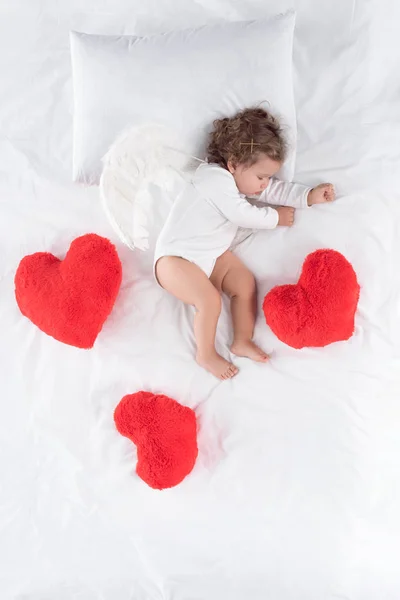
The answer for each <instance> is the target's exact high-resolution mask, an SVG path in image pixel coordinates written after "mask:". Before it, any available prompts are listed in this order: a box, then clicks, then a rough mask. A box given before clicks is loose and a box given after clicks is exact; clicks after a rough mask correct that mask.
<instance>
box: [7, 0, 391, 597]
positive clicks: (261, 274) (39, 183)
mask: <svg viewBox="0 0 400 600" xmlns="http://www.w3.org/2000/svg"><path fill="white" fill-rule="evenodd" d="M276 4H277V3H274V2H267V3H266V2H261V0H260V1H258V2H257V1H256V0H254V1H250V0H248V1H247V2H243V1H242V0H218V1H216V0H213V1H212V2H211V1H210V0H199V1H197V2H186V1H185V2H184V0H151V1H150V0H149V1H148V2H146V3H143V2H139V0H135V1H134V2H128V0H117V1H116V0H113V1H112V0H90V1H87V2H85V6H84V8H83V7H82V3H81V2H78V0H71V2H70V3H69V4H67V3H62V2H47V1H46V0H35V1H32V0H30V1H28V0H18V1H17V0H15V1H14V2H13V3H12V4H11V3H3V4H2V5H1V6H0V33H1V35H0V44H1V50H2V51H1V58H0V82H1V83H0V240H1V241H0V246H1V252H0V294H1V298H0V299H1V303H0V327H1V350H0V351H1V354H0V369H1V384H2V386H1V389H2V400H1V403H0V406H1V414H0V449H1V451H0V482H1V484H0V564H1V569H0V595H1V598H2V599H4V600H54V599H57V600H75V599H77V600H128V599H129V600H161V599H162V600H167V599H168V600H225V599H229V600H239V599H240V600H241V599H242V598H251V599H252V600H264V599H265V598H271V599H273V600H334V599H335V600H338V599H341V600H377V599H378V598H379V600H380V599H382V600H383V599H385V600H398V598H399V596H400V572H399V569H398V556H399V551H400V510H399V506H400V381H399V373H400V368H399V367H400V343H399V339H400V337H399V334H400V271H399V268H398V265H399V258H400V227H399V217H400V193H399V189H400V187H399V184H400V173H399V171H400V169H399V167H400V145H399V142H398V140H399V139H400V83H399V81H400V80H399V79H398V61H399V60H400V48H398V47H397V46H398V44H397V40H398V33H397V26H396V20H397V22H398V19H399V18H400V9H399V7H398V5H397V3H396V2H395V0H385V2H378V1H375V0H366V1H364V2H357V1H356V0H353V1H344V0H343V1H342V2H335V3H333V2H329V1H325V2H320V1H317V0H299V1H298V2H295V7H296V9H297V11H298V24H297V33H296V44H295V57H294V62H295V73H296V82H295V83H296V98H297V111H298V113H297V114H298V127H299V152H298V162H297V175H296V179H297V180H298V181H301V182H304V183H307V184H315V183H318V182H320V181H323V180H330V181H332V182H333V183H335V185H336V187H337V191H338V194H339V200H338V201H337V202H336V203H335V205H332V206H326V207H320V208H319V209H316V210H313V211H309V212H307V214H302V215H299V218H298V220H297V224H296V227H295V228H294V229H293V230H291V231H284V230H280V231H276V232H272V233H271V232H270V233H260V234H257V235H256V236H255V237H254V238H252V239H250V240H248V241H246V242H244V243H243V244H242V246H241V247H240V248H239V249H238V252H239V254H240V256H241V257H242V258H243V260H244V261H245V262H246V263H247V264H248V265H249V266H250V267H251V268H252V269H253V271H254V272H255V274H256V276H257V278H258V280H259V288H260V304H261V301H262V297H263V295H264V294H265V293H266V291H267V290H268V289H270V288H271V287H272V286H273V285H276V284H279V283H283V282H290V281H294V280H295V279H296V276H297V274H298V271H299V268H300V266H301V263H302V260H303V259H304V257H305V256H306V254H307V253H308V252H311V251H312V250H314V249H316V248H319V247H332V248H335V249H337V250H339V251H341V252H343V253H344V254H345V255H346V256H347V258H348V259H349V260H350V261H351V262H352V264H353V266H354V267H355V269H356V271H357V273H358V276H359V281H360V284H361V286H362V292H361V299H360V305H359V312H358V315H357V323H356V334H355V336H354V337H353V338H352V339H351V340H350V341H349V342H348V343H346V344H337V345H333V346H330V347H328V348H325V349H323V350H302V351H300V352H299V351H294V350H292V349H290V348H288V347H285V346H284V345H283V344H281V343H279V342H277V340H276V339H275V338H274V336H273V335H272V334H271V332H269V330H268V329H267V328H266V326H265V325H264V323H263V319H262V317H261V313H260V317H259V320H258V323H257V330H256V338H257V340H258V341H259V342H260V344H262V345H263V346H265V347H266V348H267V349H269V350H272V351H273V352H274V358H273V360H272V362H271V364H270V365H268V366H261V365H256V364H251V363H250V362H247V361H245V360H240V359H239V360H237V364H238V366H240V368H241V372H240V375H239V376H238V377H237V378H236V379H234V380H233V381H231V382H223V383H219V382H217V381H215V380H214V379H213V378H212V377H211V376H209V375H208V374H206V373H204V372H203V371H202V370H201V369H200V368H199V367H197V365H196V364H195V362H194V360H193V352H194V340H193V334H192V329H191V326H190V322H191V311H190V310H189V309H185V308H184V307H182V306H180V305H179V304H178V303H176V302H175V301H174V300H173V299H172V298H170V297H169V296H167V295H166V294H165V293H164V292H163V291H162V290H160V289H159V288H158V287H157V286H156V285H155V283H154V281H153V280H152V276H151V257H150V256H149V255H147V256H146V255H145V256H141V255H139V254H136V253H131V252H130V251H129V250H128V249H126V248H124V247H123V246H122V245H121V244H120V243H119V242H118V240H117V239H116V238H115V236H114V234H113V232H112V230H111V228H110V226H109V224H108V223H107V222H106V219H105V217H104V215H103V214H102V212H101V210H100V206H99V201H98V190H97V189H84V188H80V187H77V186H74V185H73V184H72V183H71V182H70V180H71V163H72V160H71V159H72V157H71V148H72V140H71V132H72V116H71V72H70V60H69V48H68V31H69V30H70V29H76V30H84V31H89V32H96V33H121V34H122V33H146V32H149V31H162V30H165V29H167V28H171V27H182V26H188V25H194V24H196V25H198V24H201V23H204V22H206V21H209V20H215V19H221V18H229V19H243V18H246V19H247V18H251V17H253V16H257V15H259V14H266V12H268V11H269V12H270V13H273V12H276ZM287 6H290V4H289V3H284V2H282V3H279V9H280V10H283V9H284V8H286V7H287ZM155 193H157V191H156V190H155ZM158 217H159V219H160V218H161V217H162V215H159V216H158ZM90 231H94V232H96V233H99V234H101V235H105V236H107V237H109V238H111V239H112V240H113V241H114V242H116V243H117V245H118V250H119V252H120V256H121V259H122V262H123V268H124V279H123V285H122V289H121V293H120V297H119V299H118V302H117V305H116V307H115V310H114V312H113V313H112V315H111V317H110V319H109V321H108V322H107V323H106V325H105V327H104V330H103V332H102V334H101V335H100V337H99V339H98V341H97V343H96V345H95V347H94V349H93V350H91V351H81V350H78V349H74V348H71V347H67V346H64V345H62V344H59V343H57V342H56V341H54V340H53V339H51V338H49V337H47V336H45V335H44V334H42V333H41V332H40V331H38V330H37V329H35V328H34V327H33V325H31V324H30V323H29V322H28V321H27V320H26V319H24V318H23V317H22V316H21V314H20V313H19V311H18V309H17V307H16V304H15V300H14V295H13V277H14V273H15V269H16V266H17V264H18V262H19V260H20V258H21V257H22V256H23V255H25V254H27V253H31V252H35V251H39V250H49V251H52V252H54V253H56V254H60V255H62V254H63V253H64V252H65V250H66V248H67V247H68V245H69V243H70V241H71V240H72V239H73V238H74V237H76V236H77V235H80V234H82V233H86V232H90ZM229 333H230V326H229V320H228V315H227V312H226V310H225V311H224V314H223V315H222V318H221V327H220V331H219V335H218V344H219V346H220V349H221V352H222V353H224V354H225V355H226V356H228V354H227V348H228V346H227V342H228V340H229ZM142 388H143V389H148V390H152V391H162V392H163V393H166V394H169V395H171V396H173V397H175V398H176V399H177V400H179V401H180V402H182V403H183V404H186V405H188V406H191V407H192V408H194V409H195V410H196V412H197V415H198V418H199V458H198V461H197V464H196V466H195V468H194V471H193V472H192V474H191V475H190V476H189V477H188V478H187V479H186V480H185V481H184V482H183V483H182V484H181V485H179V486H178V487H176V488H174V489H171V490H165V491H163V492H158V491H155V490H152V489H150V488H148V487H147V486H146V485H145V484H144V483H143V482H142V481H141V480H140V479H139V478H138V477H137V476H136V475H135V473H134V465H135V452H134V449H133V447H132V445H131V444H130V443H129V442H128V441H127V440H125V439H123V438H121V437H120V436H119V435H118V434H117V433H116V431H115V429H114V425H113V420H112V413H113V409H114V407H115V406H116V404H117V403H118V401H119V400H120V398H121V397H122V396H123V395H124V394H126V393H131V392H134V391H136V390H138V389H142Z"/></svg>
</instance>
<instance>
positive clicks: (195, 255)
mask: <svg viewBox="0 0 400 600" xmlns="http://www.w3.org/2000/svg"><path fill="white" fill-rule="evenodd" d="M310 190H311V188H309V187H307V186H305V185H301V184H299V183H287V182H284V181H279V180H278V179H271V180H270V183H269V185H268V187H267V188H266V189H265V190H264V191H263V192H262V194H261V195H260V196H258V197H257V198H258V200H259V201H261V202H263V203H267V204H275V205H277V206H293V207H295V208H306V207H307V206H308V205H307V196H308V192H309V191H310ZM278 219H279V215H278V212H277V211H276V210H275V209H273V208H268V207H262V208H258V207H257V206H253V205H252V204H250V202H248V200H246V197H245V196H244V195H243V194H240V192H239V190H238V188H237V186H236V183H235V180H234V178H233V175H232V174H231V173H230V172H229V171H227V170H226V169H224V168H223V167H220V166H219V165H216V164H208V163H204V164H202V165H200V166H199V167H198V169H197V170H196V172H195V174H194V176H193V178H192V181H191V182H190V183H188V184H187V185H186V186H185V189H184V190H183V191H182V192H181V194H180V195H179V197H178V198H177V199H176V201H175V202H174V204H173V207H172V209H171V212H170V213H169V215H168V218H167V221H166V222H165V225H164V227H163V229H162V231H161V233H160V235H159V237H158V240H157V243H156V249H155V256H154V265H156V263H157V261H158V260H159V259H160V258H161V257H163V256H179V257H182V258H185V259H187V260H189V261H190V262H193V263H195V264H196V265H197V266H199V267H200V269H202V270H203V271H204V272H205V273H206V275H207V277H209V276H210V275H211V273H212V270H213V268H214V265H215V261H216V260H217V258H218V257H219V256H221V255H222V254H223V253H224V252H225V251H226V250H228V249H229V248H230V246H231V245H232V242H233V240H234V238H235V236H236V233H237V231H238V228H239V227H244V228H247V229H274V228H275V227H276V226H277V225H278Z"/></svg>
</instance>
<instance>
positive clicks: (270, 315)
mask: <svg viewBox="0 0 400 600" xmlns="http://www.w3.org/2000/svg"><path fill="white" fill-rule="evenodd" d="M359 295H360V286H359V285H358V282H357V276H356V274H355V272H354V269H353V267H352V266H351V264H350V263H349V262H348V261H347V260H346V259H345V257H344V256H343V255H342V254H340V253H339V252H336V251H335V250H317V251H316V252H313V253H312V254H309V255H308V256H307V258H306V260H305V261H304V264H303V270H302V272H301V275H300V279H299V281H298V283H296V284H295V285H281V286H278V287H275V288H273V289H272V290H271V291H270V292H269V293H268V294H267V295H266V296H265V299H264V304H263V310H264V314H265V319H266V322H267V324H268V325H269V327H270V328H271V329H272V331H273V332H274V333H275V335H276V336H277V337H278V338H279V339H280V340H281V341H282V342H284V343H285V344H288V345H289V346H292V348H298V349H300V348H304V347H305V346H314V347H320V346H327V345H328V344H332V343H333V342H339V341H343V340H348V339H349V338H350V337H351V336H352V335H353V333H354V315H355V312H356V309H357V304H358V298H359Z"/></svg>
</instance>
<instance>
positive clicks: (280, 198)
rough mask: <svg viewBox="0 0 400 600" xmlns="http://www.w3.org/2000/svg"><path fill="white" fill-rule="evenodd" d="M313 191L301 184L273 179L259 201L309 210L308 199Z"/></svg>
mask: <svg viewBox="0 0 400 600" xmlns="http://www.w3.org/2000/svg"><path fill="white" fill-rule="evenodd" d="M311 189H312V188H310V187H308V186H306V185H302V184H301V183H289V182H287V181H280V180H279V179H275V178H273V179H271V180H270V183H269V185H268V187H267V188H266V189H265V190H264V191H263V192H262V194H261V195H260V196H259V197H258V199H259V200H260V202H264V203H265V204H272V205H275V206H292V207H294V208H308V204H307V197H308V193H309V192H310V191H311Z"/></svg>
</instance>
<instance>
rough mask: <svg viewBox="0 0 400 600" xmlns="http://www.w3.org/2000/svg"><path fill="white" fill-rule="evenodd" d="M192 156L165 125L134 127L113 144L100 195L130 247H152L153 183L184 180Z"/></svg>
mask: <svg viewBox="0 0 400 600" xmlns="http://www.w3.org/2000/svg"><path fill="white" fill-rule="evenodd" d="M193 158H195V157H191V156H189V155H187V154H185V153H184V152H183V150H182V149H181V148H180V146H179V141H178V139H177V136H176V134H175V133H174V132H172V131H170V130H169V129H167V128H166V127H164V126H162V125H154V124H151V125H142V126H140V127H133V128H131V129H129V130H128V131H127V132H125V133H123V134H122V135H121V136H120V137H119V138H118V139H117V140H116V141H115V143H114V144H113V145H112V146H111V148H110V150H109V151H108V152H107V154H106V155H105V157H104V158H103V164H104V167H103V172H102V175H101V178H100V195H101V199H102V203H103V207H104V209H105V211H106V214H107V216H108V219H109V221H110V223H111V225H112V226H113V228H114V230H115V231H116V233H117V234H118V235H119V237H120V238H121V240H122V241H123V242H124V243H125V244H126V245H127V246H128V247H129V248H131V249H134V248H138V249H140V250H146V249H147V248H148V247H149V241H148V239H149V231H148V222H149V215H150V211H151V210H152V202H153V200H152V196H151V193H150V192H149V186H150V184H154V183H155V184H159V185H162V186H163V188H165V189H168V187H169V186H172V185H173V184H176V178H177V177H181V178H182V180H183V181H184V179H185V177H186V174H187V173H188V172H189V171H190V170H191V169H192V168H193V162H192V160H191V159H193ZM196 160H200V159H196Z"/></svg>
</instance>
